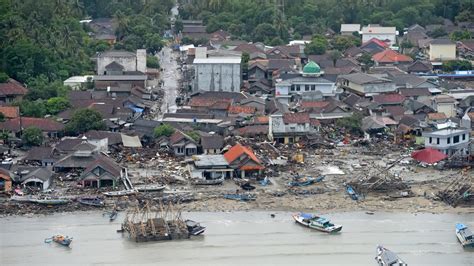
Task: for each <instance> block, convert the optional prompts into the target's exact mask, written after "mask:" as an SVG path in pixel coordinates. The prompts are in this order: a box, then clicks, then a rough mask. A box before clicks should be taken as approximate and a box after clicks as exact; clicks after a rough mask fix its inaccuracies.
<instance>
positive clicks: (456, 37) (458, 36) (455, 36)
mask: <svg viewBox="0 0 474 266" xmlns="http://www.w3.org/2000/svg"><path fill="white" fill-rule="evenodd" d="M449 38H450V39H451V40H453V41H462V40H468V39H471V33H470V32H469V31H467V30H463V31H455V32H453V33H451V34H450V35H449Z"/></svg>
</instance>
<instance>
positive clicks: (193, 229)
mask: <svg viewBox="0 0 474 266" xmlns="http://www.w3.org/2000/svg"><path fill="white" fill-rule="evenodd" d="M185 223H186V226H187V227H188V231H189V234H191V235H193V236H198V235H200V234H202V233H204V231H205V230H206V227H204V226H201V224H199V223H197V222H195V221H193V220H186V221H185Z"/></svg>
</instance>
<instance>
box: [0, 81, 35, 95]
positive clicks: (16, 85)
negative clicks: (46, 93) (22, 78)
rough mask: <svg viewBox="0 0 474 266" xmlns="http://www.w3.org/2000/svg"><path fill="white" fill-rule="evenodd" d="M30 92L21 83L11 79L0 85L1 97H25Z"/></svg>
mask: <svg viewBox="0 0 474 266" xmlns="http://www.w3.org/2000/svg"><path fill="white" fill-rule="evenodd" d="M27 92H28V90H27V89H26V88H25V87H23V85H21V83H20V82H18V81H16V80H14V79H9V80H8V81H7V82H5V83H0V95H3V96H7V95H25V94H26V93H27Z"/></svg>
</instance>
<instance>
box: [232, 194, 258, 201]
mask: <svg viewBox="0 0 474 266" xmlns="http://www.w3.org/2000/svg"><path fill="white" fill-rule="evenodd" d="M224 198H226V199H231V200H241V201H252V200H256V199H257V196H255V195H252V194H224Z"/></svg>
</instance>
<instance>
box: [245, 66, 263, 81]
mask: <svg viewBox="0 0 474 266" xmlns="http://www.w3.org/2000/svg"><path fill="white" fill-rule="evenodd" d="M265 74H266V73H265V71H263V70H262V69H260V68H258V67H253V68H251V69H249V72H248V76H249V77H252V79H256V80H261V79H266V75H265Z"/></svg>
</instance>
